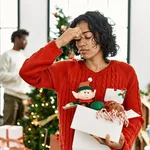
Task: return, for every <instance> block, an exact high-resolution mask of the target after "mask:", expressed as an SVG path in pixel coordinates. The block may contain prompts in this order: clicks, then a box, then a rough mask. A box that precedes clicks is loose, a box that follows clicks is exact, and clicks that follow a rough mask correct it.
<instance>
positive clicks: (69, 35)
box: [20, 11, 143, 150]
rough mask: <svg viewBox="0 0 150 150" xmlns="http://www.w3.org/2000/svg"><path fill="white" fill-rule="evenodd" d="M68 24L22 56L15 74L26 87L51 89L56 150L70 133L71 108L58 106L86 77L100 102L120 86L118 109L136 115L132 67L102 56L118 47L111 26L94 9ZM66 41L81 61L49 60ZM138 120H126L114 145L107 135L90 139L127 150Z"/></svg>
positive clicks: (67, 147)
mask: <svg viewBox="0 0 150 150" xmlns="http://www.w3.org/2000/svg"><path fill="white" fill-rule="evenodd" d="M70 27H71V28H69V29H67V30H66V31H65V32H64V34H62V35H61V36H60V37H59V38H58V39H56V40H55V41H52V42H50V43H49V44H47V45H46V46H45V47H43V48H41V49H40V50H39V51H38V52H36V53H35V54H33V55H32V56H31V57H30V58H29V59H27V60H26V61H25V63H24V65H23V66H22V68H21V70H20V76H21V77H22V78H23V79H24V80H25V81H26V82H27V83H29V84H30V85H32V86H35V87H42V88H50V89H54V90H55V91H57V93H58V109H59V117H60V143H61V150H71V149H72V141H73V134H74V131H73V130H72V129H70V125H71V122H72V118H73V115H74V109H69V110H67V111H66V110H63V108H62V107H63V106H65V105H66V104H67V103H69V102H72V101H75V98H74V97H73V95H72V91H74V90H76V89H77V88H78V85H79V83H81V82H83V81H86V80H87V79H88V78H89V77H92V79H93V81H92V83H91V87H92V88H93V89H96V91H97V93H96V95H95V99H99V100H101V101H102V102H103V101H104V96H105V91H106V89H107V88H112V89H120V90H122V89H126V90H127V93H126V96H125V99H124V102H123V104H122V105H123V106H124V109H125V110H129V109H132V110H134V111H135V112H136V113H138V114H140V115H141V116H142V111H141V101H140V95H139V87H138V81H137V76H136V74H135V71H134V69H133V68H132V67H131V66H130V65H128V64H126V63H123V62H119V61H115V60H109V59H107V57H108V56H115V55H116V54H117V50H118V46H117V44H116V36H115V35H114V34H113V33H112V29H113V28H112V25H111V24H109V23H108V19H107V18H106V17H104V16H103V15H102V14H100V13H99V12H98V11H90V12H86V13H85V14H83V15H80V16H78V17H77V18H75V19H74V20H73V22H72V24H71V26H70ZM66 44H70V47H71V48H72V49H74V51H75V53H76V54H77V53H79V54H80V55H81V56H82V58H83V60H79V61H77V60H75V59H74V60H72V61H61V62H57V63H54V61H55V59H56V58H57V57H58V56H59V55H60V54H62V50H61V49H60V48H61V47H62V46H65V45H66ZM114 101H115V100H114ZM114 107H115V106H114ZM142 124H143V120H142V117H138V118H134V119H130V123H129V126H128V127H124V128H123V131H122V134H121V137H120V141H119V143H114V142H111V139H110V137H109V136H107V137H106V139H105V140H103V139H100V138H99V137H95V138H96V139H97V140H98V141H99V142H100V143H101V144H105V145H107V146H109V147H111V148H112V149H123V150H129V149H131V147H132V144H133V142H134V140H135V139H136V137H137V134H138V132H139V130H140V128H141V126H142Z"/></svg>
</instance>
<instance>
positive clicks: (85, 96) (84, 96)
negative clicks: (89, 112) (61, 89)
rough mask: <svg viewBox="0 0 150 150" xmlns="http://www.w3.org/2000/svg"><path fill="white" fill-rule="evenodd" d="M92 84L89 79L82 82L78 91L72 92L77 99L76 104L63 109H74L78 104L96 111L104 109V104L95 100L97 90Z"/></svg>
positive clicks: (72, 103) (73, 103) (70, 104)
mask: <svg viewBox="0 0 150 150" xmlns="http://www.w3.org/2000/svg"><path fill="white" fill-rule="evenodd" d="M90 82H92V78H88V81H85V82H81V83H80V85H79V87H78V89H77V91H76V92H75V91H72V94H73V96H74V97H75V98H76V102H71V103H69V104H67V105H66V106H64V107H63V108H64V109H68V108H72V107H75V106H76V105H77V104H78V105H82V106H86V107H89V108H92V109H95V110H100V109H102V108H103V107H104V104H103V103H102V102H100V101H95V100H94V97H95V94H96V90H93V89H92V87H91V86H90Z"/></svg>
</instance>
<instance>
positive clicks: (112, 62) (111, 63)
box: [81, 60, 115, 75]
mask: <svg viewBox="0 0 150 150" xmlns="http://www.w3.org/2000/svg"><path fill="white" fill-rule="evenodd" d="M114 62H115V60H110V63H109V65H108V66H107V67H105V68H104V69H102V70H100V71H98V72H94V71H92V70H90V69H89V68H88V67H87V66H86V64H85V63H84V61H83V60H82V63H81V64H82V66H83V67H84V68H85V69H86V70H87V71H88V72H90V73H92V74H95V75H97V74H100V73H103V72H105V71H106V70H108V69H109V68H110V67H111V66H112V65H113V64H114Z"/></svg>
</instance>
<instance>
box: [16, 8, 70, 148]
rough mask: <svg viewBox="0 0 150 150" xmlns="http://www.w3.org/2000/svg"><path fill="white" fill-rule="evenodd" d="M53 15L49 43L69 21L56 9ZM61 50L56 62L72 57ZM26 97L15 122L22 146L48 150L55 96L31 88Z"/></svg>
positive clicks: (55, 128) (54, 127) (54, 123)
mask: <svg viewBox="0 0 150 150" xmlns="http://www.w3.org/2000/svg"><path fill="white" fill-rule="evenodd" d="M53 15H54V16H55V17H56V19H57V24H56V28H57V31H58V32H54V33H55V38H54V37H51V38H50V41H51V40H55V39H56V38H57V37H59V36H60V35H61V34H63V32H64V31H65V29H66V27H67V25H68V19H69V17H66V16H65V14H64V13H63V11H62V9H60V8H58V7H57V8H56V12H55V13H53ZM62 50H63V54H62V55H61V56H60V57H59V58H58V59H57V61H58V60H62V59H67V58H68V56H72V55H70V54H69V49H68V47H67V46H64V47H62ZM70 58H71V57H70ZM28 95H29V97H30V99H29V100H25V101H24V104H25V108H26V109H25V117H24V118H22V119H21V120H19V121H18V122H17V124H18V125H22V126H23V129H24V144H25V146H26V147H28V148H30V149H31V150H48V149H49V148H50V146H49V141H50V139H49V138H50V135H51V134H55V133H56V132H57V131H58V117H57V113H58V110H57V94H56V92H54V91H52V90H48V89H42V88H41V89H37V88H33V89H32V92H31V93H29V94H28Z"/></svg>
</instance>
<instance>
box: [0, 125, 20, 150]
mask: <svg viewBox="0 0 150 150" xmlns="http://www.w3.org/2000/svg"><path fill="white" fill-rule="evenodd" d="M0 138H3V139H5V140H10V142H5V143H4V144H3V143H2V141H0V149H1V150H4V149H5V148H7V147H19V146H20V145H19V144H18V143H17V142H11V140H18V141H20V143H22V138H23V128H22V126H10V125H4V126H1V127H0Z"/></svg>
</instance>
